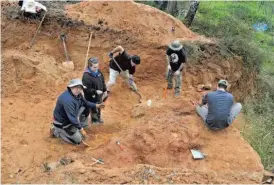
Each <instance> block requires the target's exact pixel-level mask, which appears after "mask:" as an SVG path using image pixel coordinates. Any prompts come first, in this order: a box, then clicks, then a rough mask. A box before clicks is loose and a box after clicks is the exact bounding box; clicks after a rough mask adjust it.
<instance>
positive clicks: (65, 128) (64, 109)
mask: <svg viewBox="0 0 274 185" xmlns="http://www.w3.org/2000/svg"><path fill="white" fill-rule="evenodd" d="M83 88H84V86H83V84H82V80H81V79H73V80H71V81H70V82H69V84H68V86H67V90H66V91H64V92H63V93H62V94H61V95H60V96H59V97H58V100H57V102H56V106H55V109H54V111H53V126H52V127H51V129H50V134H51V136H52V137H57V138H62V139H63V140H64V141H66V142H68V143H71V144H75V145H79V144H80V143H81V142H83V139H85V138H86V137H87V134H86V132H85V130H84V128H85V127H87V117H88V114H89V108H103V107H104V104H95V103H92V102H89V101H87V100H86V99H85V98H84V97H83V96H84V93H83ZM83 143H84V142H83Z"/></svg>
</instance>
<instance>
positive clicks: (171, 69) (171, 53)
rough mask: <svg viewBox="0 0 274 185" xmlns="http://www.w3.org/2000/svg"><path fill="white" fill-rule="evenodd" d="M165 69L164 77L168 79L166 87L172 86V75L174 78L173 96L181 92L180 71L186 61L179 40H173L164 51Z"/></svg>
mask: <svg viewBox="0 0 274 185" xmlns="http://www.w3.org/2000/svg"><path fill="white" fill-rule="evenodd" d="M166 56H167V71H166V79H167V81H168V85H167V88H168V89H172V88H173V77H174V78H175V88H174V89H175V96H179V95H180V94H181V89H182V71H183V68H184V66H185V63H186V61H187V57H186V53H185V50H184V48H183V45H182V44H181V42H180V41H179V40H175V41H173V42H172V43H171V44H170V45H169V46H168V49H167V51H166Z"/></svg>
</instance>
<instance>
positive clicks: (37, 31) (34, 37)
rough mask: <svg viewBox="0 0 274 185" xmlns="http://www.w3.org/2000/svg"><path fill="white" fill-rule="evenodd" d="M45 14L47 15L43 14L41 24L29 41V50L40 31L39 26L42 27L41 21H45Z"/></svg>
mask: <svg viewBox="0 0 274 185" xmlns="http://www.w3.org/2000/svg"><path fill="white" fill-rule="evenodd" d="M46 14H47V12H45V14H44V16H43V18H42V20H41V22H40V24H39V26H38V28H37V30H36V33H35V34H34V36H33V37H32V39H31V41H30V45H29V48H31V47H32V45H33V44H34V42H35V39H36V36H37V34H38V33H39V31H40V27H41V25H42V23H43V21H44V19H45V17H46Z"/></svg>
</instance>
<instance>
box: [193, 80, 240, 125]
mask: <svg viewBox="0 0 274 185" xmlns="http://www.w3.org/2000/svg"><path fill="white" fill-rule="evenodd" d="M227 86H228V82H227V81H226V80H220V81H219V82H218V86H217V90H216V91H214V92H209V93H207V94H206V95H205V96H203V99H202V104H201V105H197V106H196V111H197V113H198V114H199V116H200V117H201V118H202V119H203V120H204V122H205V125H206V126H207V127H208V128H209V129H211V130H222V129H225V128H226V127H228V126H229V125H231V124H232V122H233V120H234V119H235V118H236V117H237V115H238V114H239V113H240V112H241V109H242V105H241V103H235V104H234V97H233V95H232V94H231V93H228V92H227V91H226V89H227Z"/></svg>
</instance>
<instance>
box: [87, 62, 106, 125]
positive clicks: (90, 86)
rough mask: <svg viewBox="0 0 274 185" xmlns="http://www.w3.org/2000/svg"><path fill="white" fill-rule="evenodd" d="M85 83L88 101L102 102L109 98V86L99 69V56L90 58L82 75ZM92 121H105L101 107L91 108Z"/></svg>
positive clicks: (94, 122)
mask: <svg viewBox="0 0 274 185" xmlns="http://www.w3.org/2000/svg"><path fill="white" fill-rule="evenodd" d="M82 81H83V85H84V86H86V88H85V89H84V94H85V98H86V100H87V101H90V102H93V103H102V102H104V101H105V100H106V99H107V96H108V95H107V88H106V84H105V79H104V75H103V73H102V72H101V71H100V70H99V60H98V58H90V59H89V60H88V66H87V68H86V70H85V71H84V74H83V77H82ZM91 112H92V115H91V118H92V123H93V124H96V123H104V121H103V119H102V117H101V109H99V108H93V109H91Z"/></svg>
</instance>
